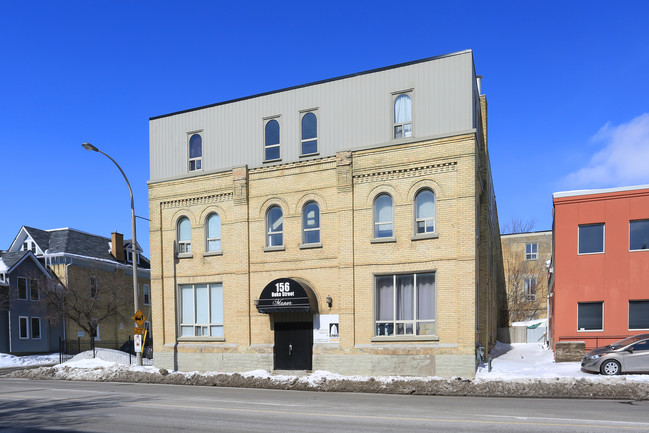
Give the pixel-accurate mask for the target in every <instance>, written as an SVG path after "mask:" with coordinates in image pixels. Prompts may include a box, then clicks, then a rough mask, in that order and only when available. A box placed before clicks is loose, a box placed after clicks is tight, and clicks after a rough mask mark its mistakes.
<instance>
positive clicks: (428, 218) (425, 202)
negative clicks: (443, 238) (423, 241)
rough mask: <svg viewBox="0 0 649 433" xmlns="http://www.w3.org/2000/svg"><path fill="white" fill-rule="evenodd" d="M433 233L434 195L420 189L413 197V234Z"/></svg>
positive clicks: (431, 192)
mask: <svg viewBox="0 0 649 433" xmlns="http://www.w3.org/2000/svg"><path fill="white" fill-rule="evenodd" d="M423 233H435V194H434V193H433V191H431V190H429V189H422V190H421V191H419V192H418V193H417V196H416V197H415V234H423Z"/></svg>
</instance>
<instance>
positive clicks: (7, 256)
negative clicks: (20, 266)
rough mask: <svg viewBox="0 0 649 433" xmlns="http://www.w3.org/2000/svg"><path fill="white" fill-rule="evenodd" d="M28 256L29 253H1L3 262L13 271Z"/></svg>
mask: <svg viewBox="0 0 649 433" xmlns="http://www.w3.org/2000/svg"><path fill="white" fill-rule="evenodd" d="M27 254H29V251H15V252H10V251H0V259H2V262H3V263H4V264H5V266H7V268H9V269H11V268H12V267H13V266H14V265H15V264H16V263H18V262H19V261H20V259H22V258H23V257H24V256H25V255H27Z"/></svg>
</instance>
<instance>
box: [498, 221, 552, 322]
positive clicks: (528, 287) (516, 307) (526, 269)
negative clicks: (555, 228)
mask: <svg viewBox="0 0 649 433" xmlns="http://www.w3.org/2000/svg"><path fill="white" fill-rule="evenodd" d="M503 227H504V230H503V232H504V233H507V234H522V233H528V232H531V231H532V230H533V228H534V220H530V221H525V222H524V221H521V220H520V219H512V221H511V222H509V223H507V224H505V225H504V226H503ZM519 239H520V238H519ZM502 243H503V247H502V252H503V267H504V271H505V284H506V299H505V303H506V305H504V306H503V307H504V309H505V311H506V314H507V316H508V318H509V322H510V323H511V322H520V321H525V320H529V319H531V318H537V317H544V315H545V313H546V308H547V307H546V302H545V291H546V289H545V288H546V287H547V273H546V269H545V260H544V258H543V257H541V255H540V251H538V250H537V251H530V252H529V253H530V254H534V255H535V258H534V259H530V257H526V256H527V254H528V252H527V251H526V250H525V243H521V242H520V241H517V240H516V239H502Z"/></svg>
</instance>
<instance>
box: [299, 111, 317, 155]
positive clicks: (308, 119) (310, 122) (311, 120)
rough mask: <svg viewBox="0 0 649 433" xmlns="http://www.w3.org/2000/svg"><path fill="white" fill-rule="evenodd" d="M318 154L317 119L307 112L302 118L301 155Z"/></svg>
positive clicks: (313, 114)
mask: <svg viewBox="0 0 649 433" xmlns="http://www.w3.org/2000/svg"><path fill="white" fill-rule="evenodd" d="M313 153H318V118H317V117H316V115H315V113H313V112H309V113H306V114H305V115H304V116H302V155H309V154H313Z"/></svg>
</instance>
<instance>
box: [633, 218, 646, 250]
mask: <svg viewBox="0 0 649 433" xmlns="http://www.w3.org/2000/svg"><path fill="white" fill-rule="evenodd" d="M629 249H630V250H631V251H641V250H649V220H636V221H629Z"/></svg>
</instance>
